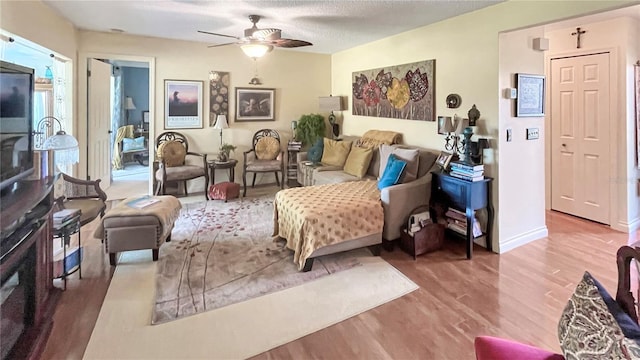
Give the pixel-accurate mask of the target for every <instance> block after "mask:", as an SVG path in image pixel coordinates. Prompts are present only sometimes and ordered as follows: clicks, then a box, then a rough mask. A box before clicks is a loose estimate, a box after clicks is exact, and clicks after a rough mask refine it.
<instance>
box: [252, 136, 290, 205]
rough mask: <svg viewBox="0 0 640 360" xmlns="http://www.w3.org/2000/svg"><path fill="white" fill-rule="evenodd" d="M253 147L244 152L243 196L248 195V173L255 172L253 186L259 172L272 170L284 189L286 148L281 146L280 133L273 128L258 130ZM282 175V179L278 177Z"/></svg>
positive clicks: (277, 181)
mask: <svg viewBox="0 0 640 360" xmlns="http://www.w3.org/2000/svg"><path fill="white" fill-rule="evenodd" d="M251 144H252V145H251V149H249V150H247V151H245V152H244V153H243V158H244V165H243V169H242V184H243V186H244V190H243V192H242V196H246V195H247V173H249V172H251V173H253V181H252V182H251V187H255V185H256V174H257V173H269V172H272V173H274V175H275V176H276V183H277V184H278V186H280V188H281V189H284V150H282V149H281V146H280V134H278V132H277V131H275V130H273V129H262V130H258V131H257V132H256V133H255V134H253V140H252V142H251ZM278 173H280V174H281V175H282V181H280V179H278Z"/></svg>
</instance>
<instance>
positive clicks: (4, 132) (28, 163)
mask: <svg viewBox="0 0 640 360" xmlns="http://www.w3.org/2000/svg"><path fill="white" fill-rule="evenodd" d="M33 92H34V70H33V69H31V68H28V67H24V66H20V65H16V64H12V63H9V62H5V61H0V191H2V192H3V193H4V192H6V191H8V189H9V188H11V187H12V185H13V184H15V183H16V182H17V181H18V180H20V179H22V178H25V177H27V176H29V175H31V173H33V136H32V131H33Z"/></svg>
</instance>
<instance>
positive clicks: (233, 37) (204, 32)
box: [198, 30, 240, 40]
mask: <svg viewBox="0 0 640 360" xmlns="http://www.w3.org/2000/svg"><path fill="white" fill-rule="evenodd" d="M198 32H199V33H202V34H208V35H215V36H224V37H228V38H232V39H236V40H240V38H239V37H237V36H231V35H225V34H218V33H214V32H209V31H202V30H198Z"/></svg>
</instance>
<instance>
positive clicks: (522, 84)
mask: <svg viewBox="0 0 640 360" xmlns="http://www.w3.org/2000/svg"><path fill="white" fill-rule="evenodd" d="M516 88H517V89H518V95H517V97H516V117H523V116H544V75H531V74H516Z"/></svg>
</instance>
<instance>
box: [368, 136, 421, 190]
mask: <svg viewBox="0 0 640 360" xmlns="http://www.w3.org/2000/svg"><path fill="white" fill-rule="evenodd" d="M390 154H394V155H396V156H397V157H398V158H399V159H402V160H404V161H406V162H407V168H406V170H405V171H404V175H403V176H402V179H400V182H401V183H403V184H404V183H408V182H410V181H413V180H415V179H417V178H418V167H419V165H420V152H419V150H418V149H401V148H398V147H395V146H390V145H385V144H382V145H380V170H379V172H378V173H379V174H382V173H383V172H384V169H385V167H386V166H387V159H388V158H389V155H390Z"/></svg>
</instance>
